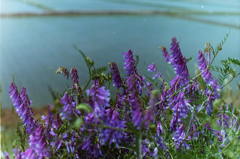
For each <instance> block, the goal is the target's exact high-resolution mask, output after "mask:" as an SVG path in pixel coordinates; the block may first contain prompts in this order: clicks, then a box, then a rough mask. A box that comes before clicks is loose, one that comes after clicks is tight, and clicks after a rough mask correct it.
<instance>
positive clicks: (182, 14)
mask: <svg viewBox="0 0 240 159" xmlns="http://www.w3.org/2000/svg"><path fill="white" fill-rule="evenodd" d="M144 15H146V16H148V15H163V16H170V17H176V18H180V19H185V20H190V21H196V22H201V23H206V24H212V25H219V26H224V27H229V28H234V29H240V25H238V24H230V23H224V22H219V21H214V20H208V19H203V18H199V17H194V16H191V15H216V16H240V12H207V11H187V12H186V11H47V12H42V13H33V12H23V13H2V14H0V18H31V17H65V16H144Z"/></svg>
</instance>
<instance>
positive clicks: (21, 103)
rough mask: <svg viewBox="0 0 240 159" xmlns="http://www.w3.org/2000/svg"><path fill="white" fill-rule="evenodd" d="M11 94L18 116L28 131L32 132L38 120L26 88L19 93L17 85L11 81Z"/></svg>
mask: <svg viewBox="0 0 240 159" xmlns="http://www.w3.org/2000/svg"><path fill="white" fill-rule="evenodd" d="M9 95H10V98H11V100H12V103H13V105H14V107H15V109H16V112H17V114H18V116H19V117H20V118H21V120H22V121H23V123H24V126H25V127H26V131H27V133H29V134H30V133H31V132H32V131H33V130H34V129H35V128H36V126H37V122H36V121H35V119H34V118H33V112H32V110H31V108H30V107H29V105H30V103H31V102H30V100H29V98H28V96H27V93H26V88H22V90H21V93H20V94H19V93H18V90H17V87H16V85H15V84H14V83H11V85H10V91H9Z"/></svg>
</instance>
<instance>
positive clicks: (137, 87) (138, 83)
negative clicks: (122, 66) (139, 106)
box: [126, 74, 144, 95]
mask: <svg viewBox="0 0 240 159" xmlns="http://www.w3.org/2000/svg"><path fill="white" fill-rule="evenodd" d="M126 85H127V90H128V92H130V93H135V94H139V95H140V94H142V88H143V86H144V83H143V77H142V76H139V75H137V74H132V75H129V76H128V77H127V80H126Z"/></svg>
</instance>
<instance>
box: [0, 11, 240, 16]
mask: <svg viewBox="0 0 240 159" xmlns="http://www.w3.org/2000/svg"><path fill="white" fill-rule="evenodd" d="M104 15H178V16H179V15H220V16H240V12H217V11H215V12H214V11H213V12H207V11H47V12H42V13H34V12H22V13H1V14H0V18H9V17H33V16H104Z"/></svg>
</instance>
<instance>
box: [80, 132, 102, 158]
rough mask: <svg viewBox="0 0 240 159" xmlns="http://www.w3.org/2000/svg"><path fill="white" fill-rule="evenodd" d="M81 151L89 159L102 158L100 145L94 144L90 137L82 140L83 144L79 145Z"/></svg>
mask: <svg viewBox="0 0 240 159" xmlns="http://www.w3.org/2000/svg"><path fill="white" fill-rule="evenodd" d="M81 149H82V150H84V151H86V153H87V154H88V157H90V158H99V157H100V156H102V151H101V149H100V144H99V143H94V141H93V138H91V137H86V138H84V141H83V144H82V145H81Z"/></svg>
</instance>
